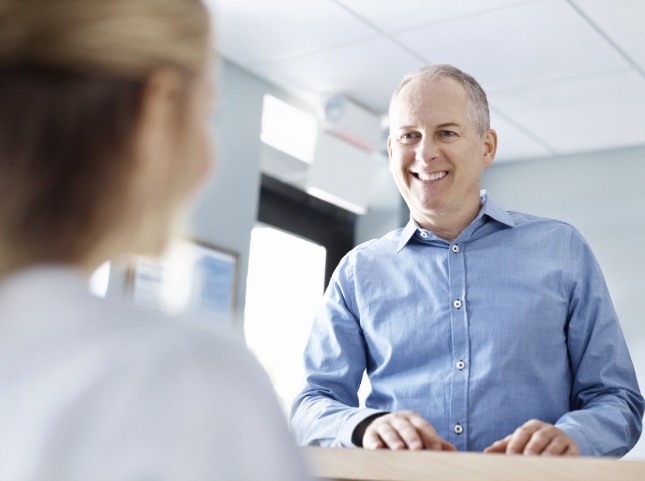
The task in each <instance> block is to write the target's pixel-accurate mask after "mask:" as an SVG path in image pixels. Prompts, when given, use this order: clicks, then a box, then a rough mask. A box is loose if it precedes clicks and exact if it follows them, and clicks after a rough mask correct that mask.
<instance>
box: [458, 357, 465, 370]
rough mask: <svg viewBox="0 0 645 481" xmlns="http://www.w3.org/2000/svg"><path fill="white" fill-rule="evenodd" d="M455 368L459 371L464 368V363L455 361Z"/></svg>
mask: <svg viewBox="0 0 645 481" xmlns="http://www.w3.org/2000/svg"><path fill="white" fill-rule="evenodd" d="M455 366H456V367H457V369H459V370H460V371H461V370H462V369H463V368H465V367H466V363H465V362H464V361H462V360H461V359H459V361H457V364H455Z"/></svg>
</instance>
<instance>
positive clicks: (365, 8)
mask: <svg viewBox="0 0 645 481" xmlns="http://www.w3.org/2000/svg"><path fill="white" fill-rule="evenodd" d="M337 1H338V3H342V4H344V5H346V6H347V7H348V8H349V9H350V10H352V11H354V12H356V13H357V14H358V15H360V16H362V17H364V18H365V19H366V20H367V21H368V22H370V23H371V24H373V25H375V26H376V27H378V28H379V29H381V30H382V31H383V32H388V33H392V32H398V31H401V30H404V29H407V28H414V27H419V26H422V25H428V24H431V23H436V22H441V21H444V20H451V19H455V18H459V17H464V16H468V15H475V14H478V13H482V12H486V11H490V10H497V9H499V8H504V7H507V6H509V5H515V4H518V3H527V2H530V1H535V0H486V1H485V2H482V1H481V0H459V1H457V2H456V1H455V0H433V1H431V2H429V1H427V0H407V1H406V2H405V3H399V4H395V3H394V2H392V0H337Z"/></svg>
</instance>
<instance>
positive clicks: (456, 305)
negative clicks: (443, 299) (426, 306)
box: [452, 299, 461, 309]
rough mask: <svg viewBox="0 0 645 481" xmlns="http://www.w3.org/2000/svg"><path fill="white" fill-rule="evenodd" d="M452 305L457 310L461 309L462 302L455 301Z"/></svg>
mask: <svg viewBox="0 0 645 481" xmlns="http://www.w3.org/2000/svg"><path fill="white" fill-rule="evenodd" d="M452 305H453V306H454V307H455V309H461V301H460V300H459V299H455V302H453V303H452Z"/></svg>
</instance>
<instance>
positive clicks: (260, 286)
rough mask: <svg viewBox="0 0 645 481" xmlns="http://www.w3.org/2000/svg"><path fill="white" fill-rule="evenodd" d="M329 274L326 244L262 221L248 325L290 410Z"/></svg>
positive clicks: (250, 339) (254, 250) (256, 233)
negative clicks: (326, 274) (306, 345)
mask: <svg viewBox="0 0 645 481" xmlns="http://www.w3.org/2000/svg"><path fill="white" fill-rule="evenodd" d="M324 280H325V248H324V247H322V246H320V245H318V244H315V243H313V242H310V241H308V240H306V239H303V238H301V237H297V236H294V235H291V234H289V233H287V232H284V231H281V230H278V229H275V228H273V227H270V226H266V225H262V224H259V225H258V226H257V227H256V228H254V229H253V231H252V233H251V251H250V256H249V271H248V278H247V284H246V303H245V309H244V331H245V337H246V342H247V345H248V346H249V348H250V349H251V350H252V351H253V352H254V353H255V355H256V356H257V357H258V359H259V361H260V362H261V363H262V365H263V366H264V368H265V369H266V371H267V372H268V373H269V377H270V378H271V381H272V383H273V387H274V389H275V390H276V392H277V394H278V398H279V400H280V402H281V404H282V408H283V410H284V412H285V415H287V414H288V411H289V408H290V406H291V402H292V401H293V398H294V397H295V396H296V395H297V394H298V392H299V391H300V389H302V385H303V384H302V383H303V372H302V362H301V361H302V352H303V350H304V347H305V344H306V342H307V338H308V336H309V331H310V330H311V325H312V322H313V318H314V315H315V312H316V310H317V308H318V306H319V305H320V302H321V299H322V294H323V286H324Z"/></svg>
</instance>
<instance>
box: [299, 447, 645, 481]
mask: <svg viewBox="0 0 645 481" xmlns="http://www.w3.org/2000/svg"><path fill="white" fill-rule="evenodd" d="M302 449H303V451H304V453H305V457H306V458H307V459H308V461H309V464H310V466H311V470H312V473H313V475H314V476H315V477H317V478H320V479H325V480H337V481H340V480H342V481H349V480H352V481H455V480H459V481H518V480H521V481H565V480H567V481H568V480H577V479H580V480H584V481H645V461H619V460H615V459H607V458H556V457H553V458H548V457H530V456H505V455H501V454H478V453H441V452H429V451H416V452H412V451H386V450H380V451H368V450H364V449H340V448H302Z"/></svg>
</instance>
